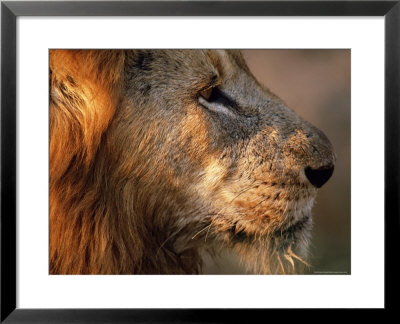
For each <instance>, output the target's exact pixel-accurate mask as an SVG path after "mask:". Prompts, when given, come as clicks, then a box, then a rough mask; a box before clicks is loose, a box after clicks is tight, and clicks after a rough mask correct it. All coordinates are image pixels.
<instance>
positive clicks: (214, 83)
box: [200, 74, 221, 91]
mask: <svg viewBox="0 0 400 324" xmlns="http://www.w3.org/2000/svg"><path fill="white" fill-rule="evenodd" d="M220 83H221V81H220V79H219V76H218V75H217V74H214V75H213V76H212V77H211V78H210V80H209V81H208V83H207V84H206V85H205V86H204V87H202V88H201V89H200V91H203V90H206V89H208V88H211V87H216V86H218V85H220Z"/></svg>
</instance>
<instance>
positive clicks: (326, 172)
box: [305, 165, 333, 188]
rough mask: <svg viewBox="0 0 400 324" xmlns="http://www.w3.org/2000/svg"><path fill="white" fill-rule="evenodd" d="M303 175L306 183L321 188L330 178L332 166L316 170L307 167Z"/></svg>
mask: <svg viewBox="0 0 400 324" xmlns="http://www.w3.org/2000/svg"><path fill="white" fill-rule="evenodd" d="M305 173H306V177H307V179H308V181H310V182H311V184H312V185H313V186H314V187H317V188H321V187H322V186H323V185H324V184H325V183H326V182H327V181H328V180H329V178H330V177H331V176H332V173H333V165H329V166H323V167H321V168H318V169H313V168H310V167H307V168H306V169H305Z"/></svg>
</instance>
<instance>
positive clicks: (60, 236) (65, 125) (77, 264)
mask: <svg viewBox="0 0 400 324" xmlns="http://www.w3.org/2000/svg"><path fill="white" fill-rule="evenodd" d="M123 65H124V53H123V51H107V50H103V51H79V50H74V51H71V50H65V51H64V50H53V51H50V70H51V74H50V89H51V90H50V91H51V93H50V259H51V264H50V272H51V273H88V272H89V269H90V272H97V273H99V272H107V269H104V268H103V269H100V268H101V267H104V266H106V265H104V264H103V265H100V264H99V261H100V260H94V259H92V260H89V259H87V258H85V257H83V254H85V253H86V254H87V255H88V251H87V249H90V248H91V247H93V243H92V242H91V240H96V239H100V240H101V239H106V238H105V237H103V236H104V234H103V235H102V236H99V235H97V236H93V237H90V235H89V234H94V232H98V234H100V228H96V227H98V226H99V224H100V223H99V222H98V221H97V220H95V219H93V218H94V210H93V208H99V207H98V206H97V207H96V206H95V204H94V203H95V202H94V200H95V197H94V194H95V189H94V188H93V184H91V183H88V182H89V181H88V179H90V173H91V172H92V170H91V168H92V162H93V160H94V159H95V155H96V152H97V150H98V146H99V144H100V141H101V138H102V134H103V132H104V131H105V130H106V129H107V127H108V125H109V123H110V120H111V118H112V116H113V114H114V112H115V109H116V107H117V105H118V102H119V100H120V93H121V88H122V82H123V73H122V71H123ZM77 200H80V203H78V204H77V203H76V201H77ZM90 213H93V218H91V215H89V214H90ZM103 233H104V232H103ZM77 235H79V238H80V239H79V240H76V239H72V238H73V237H76V236H77ZM65 242H69V244H65ZM63 243H64V244H63ZM56 247H58V248H57V250H56ZM103 252H104V251H103ZM61 260H64V261H63V262H61ZM67 266H68V268H67ZM108 270H109V271H110V270H111V269H108Z"/></svg>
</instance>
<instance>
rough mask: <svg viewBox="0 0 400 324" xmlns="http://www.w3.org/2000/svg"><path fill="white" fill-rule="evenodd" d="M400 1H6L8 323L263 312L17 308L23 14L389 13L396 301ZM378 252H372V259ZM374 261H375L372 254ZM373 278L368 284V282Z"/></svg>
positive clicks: (389, 242) (388, 188)
mask: <svg viewBox="0 0 400 324" xmlns="http://www.w3.org/2000/svg"><path fill="white" fill-rule="evenodd" d="M399 2H400V1H399V0H396V1H279V2H277V1H151V2H146V1H135V2H133V1H128V2H126V1H124V2H111V1H103V2H97V1H96V2H84V1H82V2H75V1H74V2H63V1H62V2H61V1H38V2H36V1H34V2H25V1H22V2H19V1H18V2H13V1H4V2H3V1H2V3H1V318H0V320H1V322H3V321H4V322H5V323H30V322H37V323H88V322H101V323H114V322H115V323H127V322H138V323H143V322H146V323H152V322H157V323H158V322H163V323H170V322H176V323H198V322H213V323H217V322H236V321H237V320H239V319H240V318H241V315H245V316H251V317H252V318H262V317H263V316H265V314H264V313H265V312H266V311H267V310H264V309H263V310H261V309H258V310H255V309H252V310H244V309H241V310H240V309H235V310H228V309H214V310H210V309H208V310H204V309H202V310H194V309H147V310H146V309H96V310H93V309H52V310H50V309H18V308H16V297H17V295H16V190H17V187H16V186H17V184H16V162H17V160H16V132H17V129H16V126H17V125H16V37H17V33H16V32H17V31H16V19H17V17H19V16H384V18H385V309H386V310H390V309H394V308H395V307H396V306H397V303H396V302H395V298H394V297H391V296H395V295H394V292H395V290H396V288H397V287H398V282H399V280H398V274H397V273H396V270H395V269H396V267H395V266H394V265H392V262H394V261H393V260H394V259H396V257H394V256H397V254H398V248H397V244H398V243H394V241H395V239H396V238H397V237H398V236H399V227H400V226H399V224H400V221H399V206H400V204H399V203H398V200H399V198H400V195H399V177H400V173H399V168H398V166H399V155H400V150H399V148H400V147H399V128H400V123H399V121H400V113H399V108H400V106H399V103H400V65H399V61H400V3H399ZM372 258H373V257H372ZM372 262H373V260H372ZM366 284H367V283H366Z"/></svg>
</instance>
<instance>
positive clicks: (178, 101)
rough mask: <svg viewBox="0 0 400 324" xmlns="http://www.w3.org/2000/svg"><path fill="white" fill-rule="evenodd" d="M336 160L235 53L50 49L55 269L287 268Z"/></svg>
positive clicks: (292, 265)
mask: <svg viewBox="0 0 400 324" xmlns="http://www.w3.org/2000/svg"><path fill="white" fill-rule="evenodd" d="M334 163H335V155H334V153H333V149H332V145H331V143H330V142H329V140H328V139H327V137H326V136H325V135H324V134H323V133H322V132H321V131H320V130H318V129H317V128H315V127H314V126H312V125H311V124H310V123H308V122H306V121H304V120H303V119H301V118H300V117H299V116H298V115H296V113H295V112H293V111H292V110H290V109H289V108H288V107H286V106H285V104H284V103H283V102H282V101H281V100H280V99H279V98H278V97H277V96H275V95H274V94H272V93H271V92H270V91H269V90H268V89H266V88H265V87H263V86H262V85H261V84H259V83H258V82H257V80H255V78H254V77H253V76H252V74H251V73H250V71H249V69H248V67H247V66H246V63H245V61H244V59H243V58H242V56H241V54H240V52H239V51H224V50H51V51H50V273H52V274H86V273H89V274H122V273H145V274H151V273H176V274H178V273H199V272H200V271H201V267H202V260H201V256H200V254H201V252H202V251H203V250H205V251H210V252H213V253H215V252H218V250H219V249H220V248H221V247H224V248H229V249H232V250H233V251H235V252H236V253H238V254H239V255H241V256H242V258H243V262H244V263H245V264H246V265H248V266H249V268H251V269H253V271H254V272H257V273H294V272H296V271H297V270H298V269H299V268H301V264H306V263H307V246H308V243H309V240H310V231H311V226H312V218H311V209H312V206H313V202H314V199H315V197H316V193H317V188H319V187H321V186H322V185H323V184H324V183H325V182H326V181H327V180H328V179H329V178H330V176H331V175H332V172H333V168H334Z"/></svg>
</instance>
